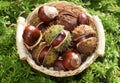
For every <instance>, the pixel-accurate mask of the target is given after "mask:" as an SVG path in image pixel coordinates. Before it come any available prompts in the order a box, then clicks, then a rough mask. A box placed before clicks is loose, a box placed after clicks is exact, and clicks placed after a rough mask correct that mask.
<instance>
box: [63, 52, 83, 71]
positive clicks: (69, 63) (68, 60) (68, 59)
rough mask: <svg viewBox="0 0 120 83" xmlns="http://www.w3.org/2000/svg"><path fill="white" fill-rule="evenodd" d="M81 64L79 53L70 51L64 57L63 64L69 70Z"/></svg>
mask: <svg viewBox="0 0 120 83" xmlns="http://www.w3.org/2000/svg"><path fill="white" fill-rule="evenodd" d="M80 64H81V57H80V55H79V54H78V53H76V52H72V51H68V52H67V53H66V54H65V56H64V58H63V65H64V67H65V68H66V69H68V70H74V69H76V68H78V67H79V66H80Z"/></svg>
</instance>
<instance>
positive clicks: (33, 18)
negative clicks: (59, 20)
mask: <svg viewBox="0 0 120 83" xmlns="http://www.w3.org/2000/svg"><path fill="white" fill-rule="evenodd" d="M67 4H68V5H67ZM43 5H49V6H57V7H58V9H59V6H64V7H66V8H67V6H72V7H73V12H75V11H77V10H79V11H81V12H84V13H86V14H87V15H88V16H89V18H90V22H91V26H94V27H95V28H96V31H97V34H98V35H97V37H98V43H97V48H96V50H95V51H94V53H92V55H91V56H89V57H88V58H87V59H86V61H85V62H83V63H82V64H81V65H80V67H79V68H77V69H75V70H69V71H55V70H52V69H47V68H45V67H43V66H39V65H37V64H36V63H35V61H34V60H33V59H32V57H31V54H30V53H29V52H28V50H27V49H26V47H25V46H24V43H23V38H22V34H23V31H24V28H25V26H26V25H28V24H32V25H35V26H36V25H38V23H39V22H40V20H39V19H38V15H37V12H38V9H39V7H37V8H36V9H35V10H34V11H32V12H31V13H30V14H29V15H28V17H27V18H26V20H25V19H24V18H23V17H19V18H18V21H17V23H18V26H17V34H16V45H17V49H18V54H19V57H20V59H21V60H27V62H28V64H29V65H30V66H31V67H32V68H34V69H36V70H38V71H40V72H43V73H45V74H47V75H50V76H55V77H67V76H73V75H76V74H79V73H80V72H82V71H83V70H85V69H86V68H87V67H89V66H90V65H91V64H92V63H93V62H94V61H95V60H96V58H98V57H99V56H103V55H104V50H105V34H104V29H103V25H102V23H101V20H100V19H99V17H98V16H91V15H90V14H89V13H88V12H87V11H86V10H85V9H84V8H83V7H81V6H76V5H75V4H73V3H70V2H66V1H58V2H50V3H45V4H43ZM64 7H63V8H64ZM76 14H77V13H76Z"/></svg>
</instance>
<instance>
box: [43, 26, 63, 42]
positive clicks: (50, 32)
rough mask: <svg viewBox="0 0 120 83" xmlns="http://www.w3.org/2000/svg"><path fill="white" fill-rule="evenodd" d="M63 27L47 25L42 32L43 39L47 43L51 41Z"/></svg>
mask: <svg viewBox="0 0 120 83" xmlns="http://www.w3.org/2000/svg"><path fill="white" fill-rule="evenodd" d="M63 29H64V26H62V25H52V26H51V27H49V28H48V29H47V30H46V31H45V33H44V40H45V42H47V43H49V44H50V43H51V41H52V40H53V39H54V38H55V37H56V36H57V35H58V34H59V33H60V31H61V30H63Z"/></svg>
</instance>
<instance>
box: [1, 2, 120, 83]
mask: <svg viewBox="0 0 120 83" xmlns="http://www.w3.org/2000/svg"><path fill="white" fill-rule="evenodd" d="M51 1H55V0H0V83H119V82H120V0H66V1H71V2H74V3H75V4H77V5H82V6H83V7H85V8H86V9H87V10H88V11H89V13H90V14H92V15H98V16H99V17H100V18H101V20H102V22H103V25H104V28H105V34H106V49H105V56H104V57H99V58H98V59H97V60H96V61H95V62H94V63H93V64H92V65H91V66H90V67H89V68H87V69H86V70H85V71H83V72H82V73H80V74H78V75H76V76H72V77H65V78H56V77H51V76H47V75H44V74H43V73H40V72H38V71H36V70H34V69H32V68H31V67H30V66H29V65H28V64H27V62H26V61H20V60H19V57H18V54H17V49H16V41H15V35H16V28H17V24H16V21H17V19H18V16H23V17H27V15H28V14H29V13H30V12H31V11H32V10H34V9H35V8H36V7H37V6H39V5H40V4H43V3H45V2H51ZM57 1H58V0H57Z"/></svg>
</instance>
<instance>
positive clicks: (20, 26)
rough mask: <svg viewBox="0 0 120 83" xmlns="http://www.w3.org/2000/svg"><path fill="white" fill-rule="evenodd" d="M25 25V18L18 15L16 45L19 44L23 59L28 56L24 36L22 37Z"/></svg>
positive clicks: (18, 47) (19, 51) (18, 48)
mask: <svg viewBox="0 0 120 83" xmlns="http://www.w3.org/2000/svg"><path fill="white" fill-rule="evenodd" d="M24 26H25V18H23V17H18V20H17V32H16V45H17V50H18V54H19V57H20V59H21V60H26V59H27V56H28V55H27V53H26V49H25V46H24V43H23V38H22V34H23V30H24Z"/></svg>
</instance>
